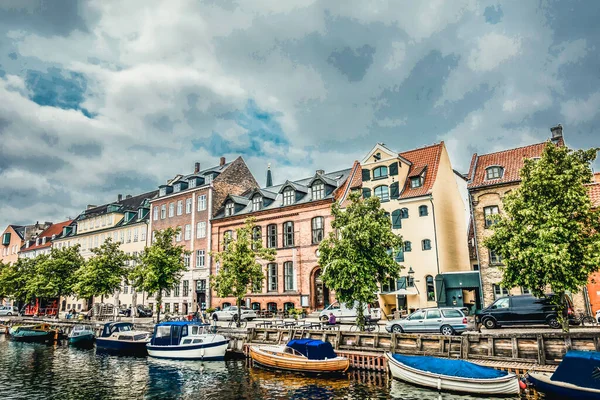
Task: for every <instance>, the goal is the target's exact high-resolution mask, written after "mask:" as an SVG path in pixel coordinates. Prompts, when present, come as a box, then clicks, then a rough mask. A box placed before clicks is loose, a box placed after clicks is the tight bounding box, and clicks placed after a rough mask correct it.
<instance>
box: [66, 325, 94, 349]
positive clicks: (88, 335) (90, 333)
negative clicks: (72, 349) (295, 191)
mask: <svg viewBox="0 0 600 400" xmlns="http://www.w3.org/2000/svg"><path fill="white" fill-rule="evenodd" d="M95 338H96V335H95V334H94V329H93V328H92V327H91V326H90V325H75V326H74V327H73V330H72V331H71V333H69V344H70V345H72V346H79V347H91V346H92V345H93V344H94V339H95Z"/></svg>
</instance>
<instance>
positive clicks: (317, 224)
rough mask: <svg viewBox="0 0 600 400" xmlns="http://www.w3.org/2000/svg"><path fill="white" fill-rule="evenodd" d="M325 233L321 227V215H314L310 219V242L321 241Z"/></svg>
mask: <svg viewBox="0 0 600 400" xmlns="http://www.w3.org/2000/svg"><path fill="white" fill-rule="evenodd" d="M324 233H325V230H324V227H323V217H315V218H313V219H312V244H317V243H321V241H322V240H323V235H324Z"/></svg>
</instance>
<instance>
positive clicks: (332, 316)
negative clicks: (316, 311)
mask: <svg viewBox="0 0 600 400" xmlns="http://www.w3.org/2000/svg"><path fill="white" fill-rule="evenodd" d="M336 322H337V321H336V319H335V315H333V313H329V321H327V324H328V325H335V324H336Z"/></svg>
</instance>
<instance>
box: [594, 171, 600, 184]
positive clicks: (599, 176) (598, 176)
mask: <svg viewBox="0 0 600 400" xmlns="http://www.w3.org/2000/svg"><path fill="white" fill-rule="evenodd" d="M594 182H596V183H600V172H596V173H595V174H594Z"/></svg>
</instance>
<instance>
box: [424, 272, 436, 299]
mask: <svg viewBox="0 0 600 400" xmlns="http://www.w3.org/2000/svg"><path fill="white" fill-rule="evenodd" d="M425 282H426V283H427V301H435V285H434V284H433V276H431V275H427V276H426V277H425Z"/></svg>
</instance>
